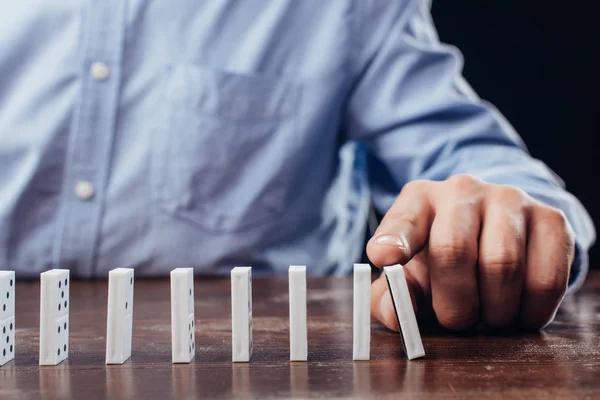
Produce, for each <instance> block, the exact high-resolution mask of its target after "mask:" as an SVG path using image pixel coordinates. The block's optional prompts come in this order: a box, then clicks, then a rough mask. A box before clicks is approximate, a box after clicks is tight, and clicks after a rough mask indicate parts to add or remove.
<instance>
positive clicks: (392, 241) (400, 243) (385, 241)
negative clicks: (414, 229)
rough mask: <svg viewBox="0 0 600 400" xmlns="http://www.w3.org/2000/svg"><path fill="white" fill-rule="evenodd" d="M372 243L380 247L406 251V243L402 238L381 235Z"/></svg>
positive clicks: (404, 238)
mask: <svg viewBox="0 0 600 400" xmlns="http://www.w3.org/2000/svg"><path fill="white" fill-rule="evenodd" d="M373 243H375V244H377V245H380V246H393V247H399V248H401V249H405V250H408V241H407V240H406V237H404V236H402V237H400V236H394V235H383V236H379V237H377V238H375V241H374V242H373Z"/></svg>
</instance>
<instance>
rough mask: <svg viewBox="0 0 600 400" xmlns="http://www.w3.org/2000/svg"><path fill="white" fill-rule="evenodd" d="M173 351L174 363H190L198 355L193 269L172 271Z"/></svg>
mask: <svg viewBox="0 0 600 400" xmlns="http://www.w3.org/2000/svg"><path fill="white" fill-rule="evenodd" d="M171 350H172V361H173V363H189V362H190V361H191V360H192V358H194V354H195V353H196V339H195V328H194V269H193V268H176V269H174V270H173V271H171Z"/></svg>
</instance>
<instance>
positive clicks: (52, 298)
mask: <svg viewBox="0 0 600 400" xmlns="http://www.w3.org/2000/svg"><path fill="white" fill-rule="evenodd" d="M40 280H41V284H40V291H41V293H40V365H57V364H59V363H60V362H61V361H63V360H64V359H66V358H67V357H68V356H69V330H70V326H69V309H70V307H71V305H70V304H69V288H70V287H71V281H70V278H69V270H68V269H52V270H50V271H46V272H43V273H42V274H41V275H40Z"/></svg>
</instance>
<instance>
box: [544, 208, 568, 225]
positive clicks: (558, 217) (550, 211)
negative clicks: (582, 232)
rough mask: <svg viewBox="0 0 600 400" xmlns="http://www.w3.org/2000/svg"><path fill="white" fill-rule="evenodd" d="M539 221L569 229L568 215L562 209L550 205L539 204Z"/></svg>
mask: <svg viewBox="0 0 600 400" xmlns="http://www.w3.org/2000/svg"><path fill="white" fill-rule="evenodd" d="M537 215H538V220H539V221H544V222H547V223H550V224H552V225H556V226H562V227H563V228H564V229H567V226H568V222H567V216H566V215H565V213H564V212H563V211H562V210H559V209H558V208H554V207H550V206H545V205H544V206H539V207H538V209H537Z"/></svg>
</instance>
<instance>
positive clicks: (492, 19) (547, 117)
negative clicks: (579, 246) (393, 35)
mask: <svg viewBox="0 0 600 400" xmlns="http://www.w3.org/2000/svg"><path fill="white" fill-rule="evenodd" d="M553 3H557V4H553ZM567 4H568V3H564V2H552V1H549V2H546V3H543V2H539V3H538V2H531V1H528V2H524V1H522V0H520V1H519V0H485V1H481V0H478V1H469V0H452V1H449V0H434V2H433V10H432V12H433V18H434V21H435V23H436V27H437V29H438V33H439V35H440V39H441V40H442V41H443V42H445V43H449V44H453V45H455V46H457V47H458V48H459V49H460V50H461V51H462V52H463V54H464V57H465V68H464V75H465V77H466V78H467V80H468V81H469V83H470V84H471V85H472V86H473V88H474V89H475V90H476V91H477V92H478V94H479V95H480V96H481V97H482V98H483V99H485V100H488V101H490V102H492V103H493V104H494V105H495V106H496V107H498V108H499V110H500V111H501V112H502V113H503V114H504V115H505V116H506V117H507V119H508V120H509V121H510V122H511V123H512V125H513V126H514V127H515V128H516V130H517V131H518V132H519V134H520V135H521V136H522V137H523V138H524V140H525V142H526V143H527V146H528V148H529V151H530V152H531V154H532V155H533V156H534V157H536V158H539V159H541V160H542V161H544V162H545V163H546V164H548V165H549V166H550V168H552V169H553V170H554V171H555V172H556V173H558V175H559V176H560V177H561V178H563V179H564V180H565V182H566V184H567V189H568V190H569V191H571V192H572V193H574V194H575V195H576V196H577V197H578V198H579V199H580V200H581V202H582V203H583V204H584V205H585V207H586V208H587V210H588V211H589V212H590V213H591V215H592V218H593V219H594V222H595V223H596V229H598V221H600V194H599V192H600V191H599V190H598V187H597V186H598V185H599V184H600V153H599V148H598V146H597V142H598V135H599V134H600V129H599V128H600V124H599V118H598V113H599V112H600V110H598V105H600V104H599V103H600V102H599V101H598V95H599V93H600V85H599V79H598V74H599V73H600V63H599V62H598V61H596V59H597V58H598V56H597V55H596V54H595V53H597V52H599V51H600V40H599V39H600V35H599V33H598V30H599V29H600V22H598V21H597V18H596V20H594V12H593V11H592V9H588V8H586V7H585V6H583V5H578V6H569V5H567ZM584 4H589V5H591V4H593V3H592V2H590V3H584ZM598 247H600V246H596V247H595V248H593V249H592V251H591V255H590V264H591V266H592V268H594V267H595V268H600V249H599V248H598Z"/></svg>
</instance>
